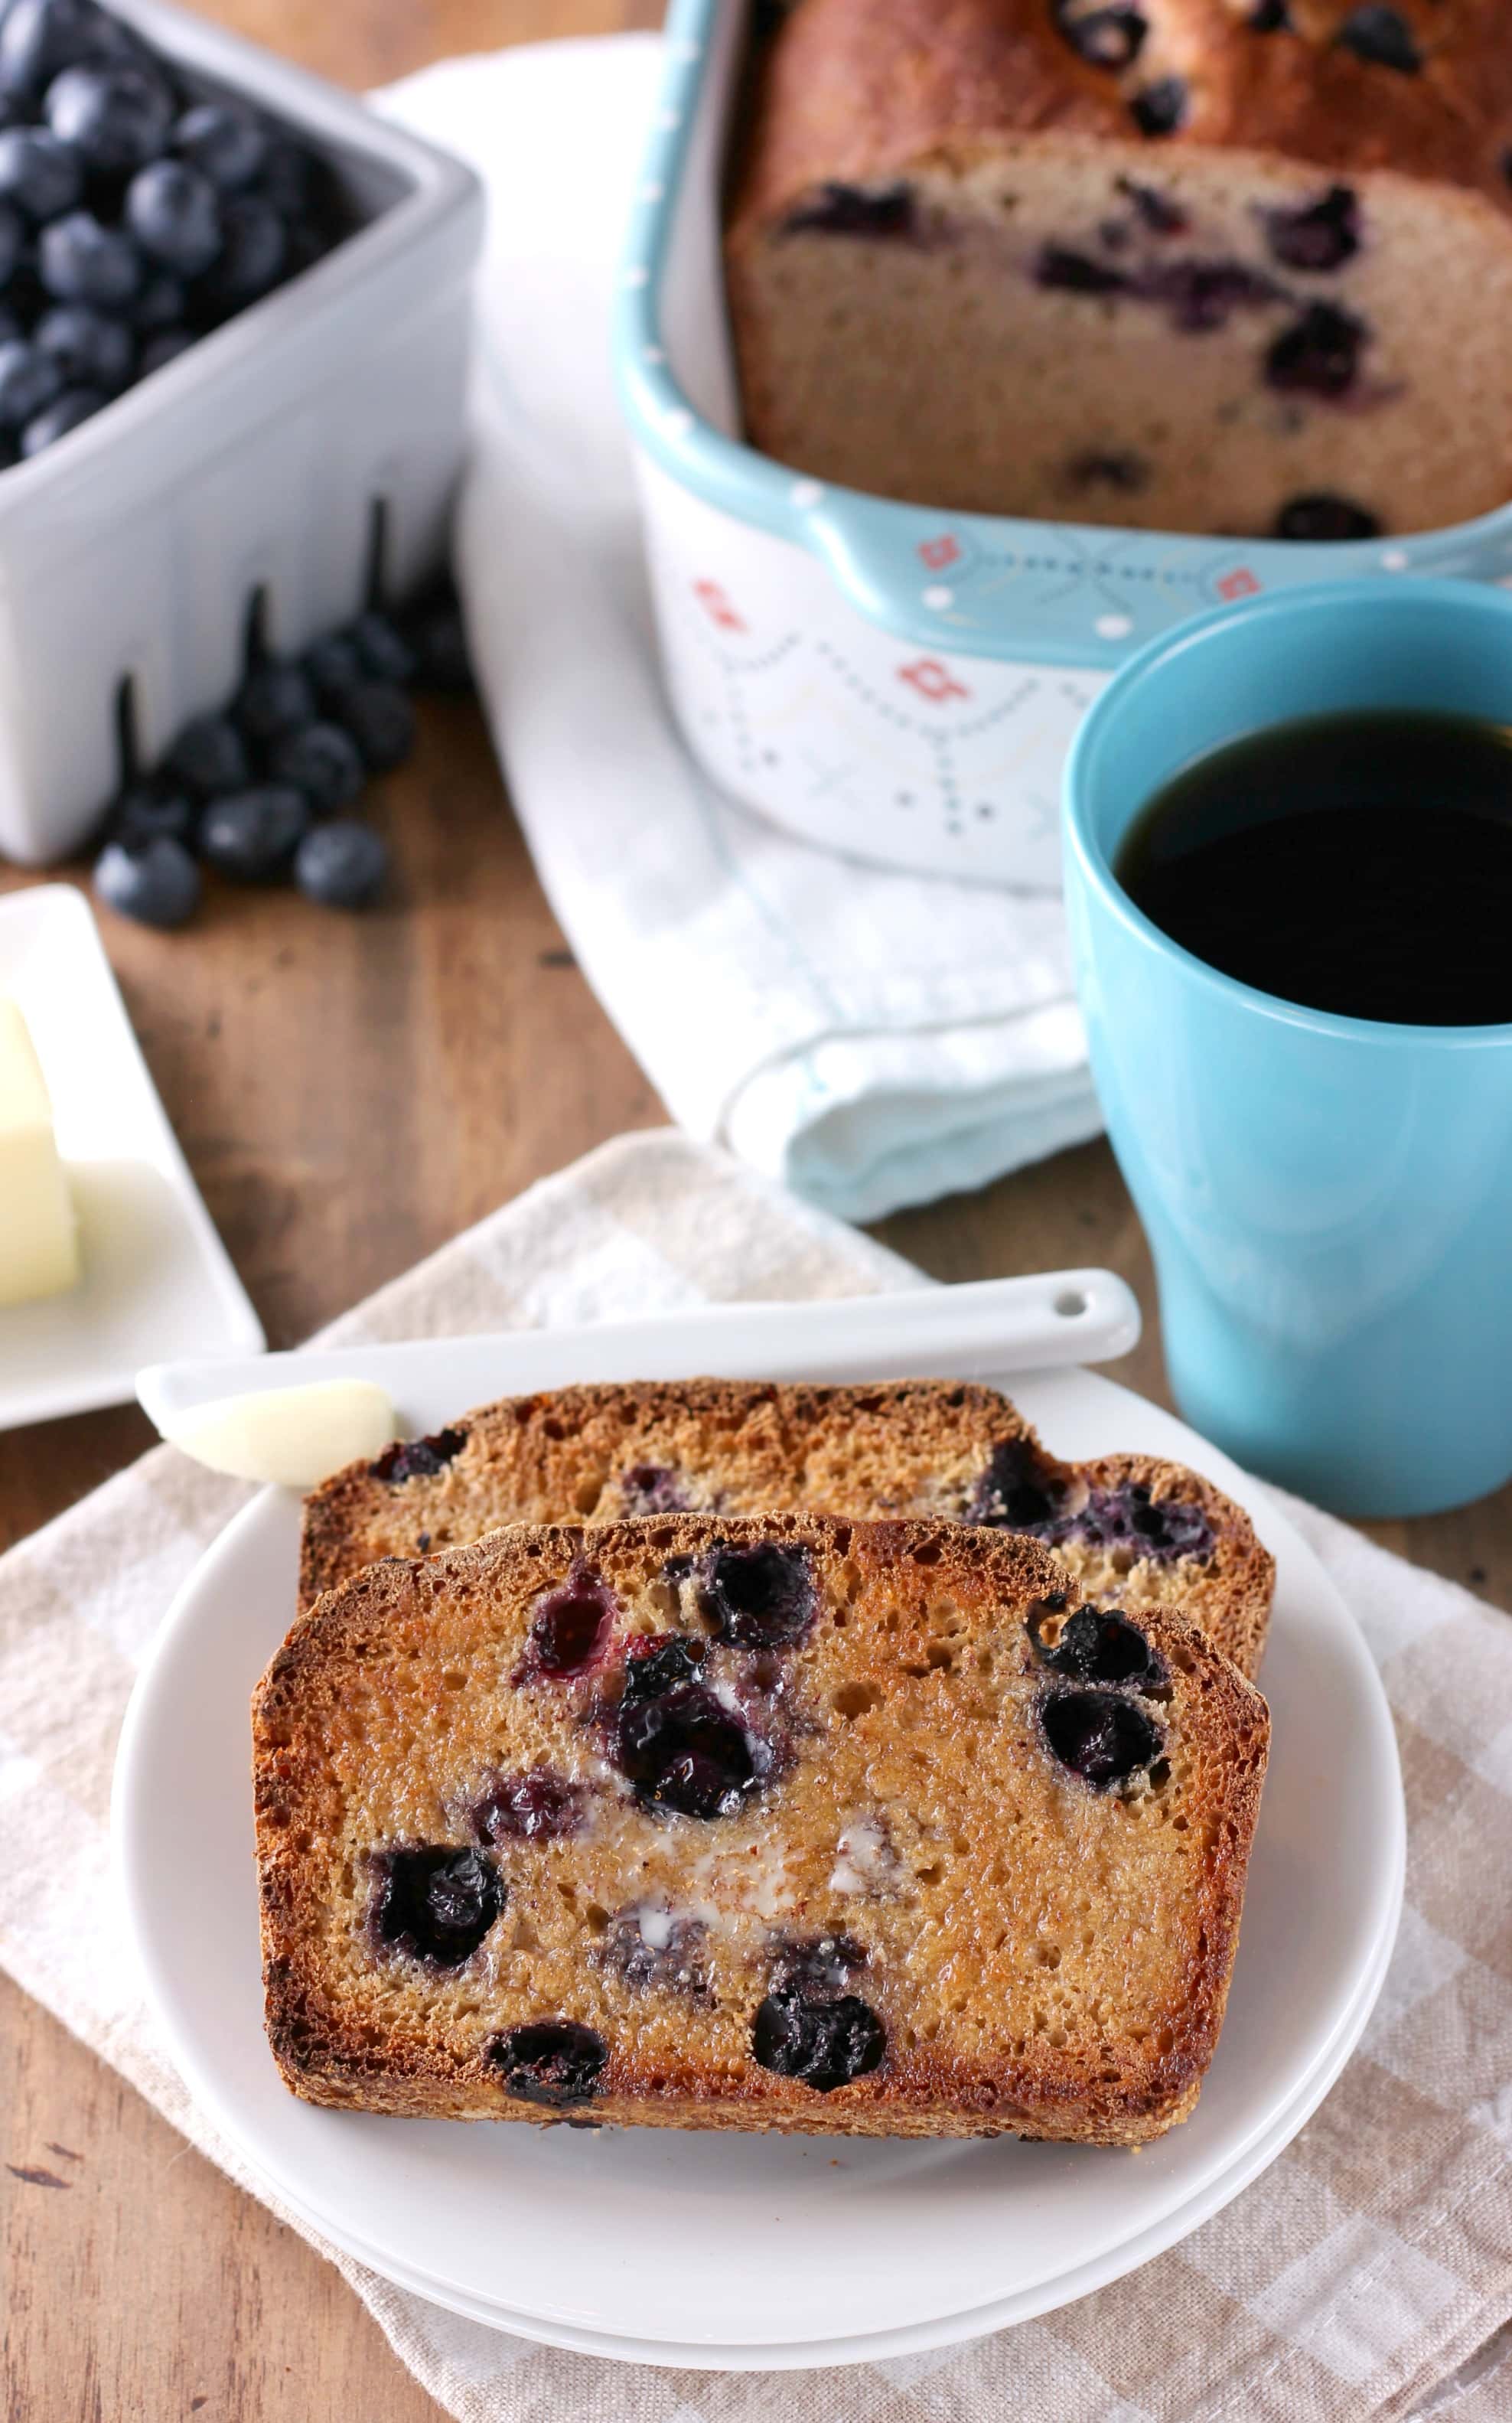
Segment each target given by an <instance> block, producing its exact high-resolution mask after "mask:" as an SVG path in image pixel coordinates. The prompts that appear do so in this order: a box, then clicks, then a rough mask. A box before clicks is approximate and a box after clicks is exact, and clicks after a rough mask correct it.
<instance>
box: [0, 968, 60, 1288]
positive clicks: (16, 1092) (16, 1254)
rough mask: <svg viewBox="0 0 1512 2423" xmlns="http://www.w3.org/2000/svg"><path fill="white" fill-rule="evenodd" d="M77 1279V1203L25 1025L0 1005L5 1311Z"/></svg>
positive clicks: (0, 1250) (0, 1234) (13, 1009)
mask: <svg viewBox="0 0 1512 2423" xmlns="http://www.w3.org/2000/svg"><path fill="white" fill-rule="evenodd" d="M78 1277H79V1244H78V1237H77V1234H76V1232H75V1229H74V1225H73V1202H72V1198H71V1196H70V1194H69V1181H68V1180H67V1178H66V1177H65V1176H64V1174H63V1164H62V1163H61V1162H60V1161H59V1159H58V1157H57V1142H56V1139H55V1136H54V1133H53V1106H52V1103H51V1102H50V1101H48V1099H47V1086H46V1085H45V1083H44V1082H43V1078H42V1072H41V1069H40V1068H39V1066H38V1061H37V1053H36V1052H35V1050H34V1049H33V1047H32V1039H31V1037H30V1035H29V1034H28V1033H27V1031H26V1021H25V1020H24V1018H23V1017H22V1014H21V1012H20V1010H19V1009H18V1008H17V1006H16V1005H15V1003H14V1002H13V1001H0V1305H7V1304H29V1303H30V1302H31V1301H32V1300H33V1298H34V1297H37V1296H43V1295H61V1293H62V1292H63V1290H64V1289H65V1288H71V1287H74V1286H76V1285H77V1284H78Z"/></svg>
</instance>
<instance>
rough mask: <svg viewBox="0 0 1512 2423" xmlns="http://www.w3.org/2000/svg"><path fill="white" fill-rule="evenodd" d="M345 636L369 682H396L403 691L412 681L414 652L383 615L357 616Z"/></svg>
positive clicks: (413, 676) (413, 675) (368, 614)
mask: <svg viewBox="0 0 1512 2423" xmlns="http://www.w3.org/2000/svg"><path fill="white" fill-rule="evenodd" d="M344 637H345V638H347V639H348V640H350V641H351V642H352V645H353V646H354V649H355V650H356V652H357V662H358V663H359V664H360V665H361V667H362V670H363V673H364V674H365V675H366V676H367V678H368V679H369V680H370V681H376V682H397V683H398V684H399V685H400V687H401V688H402V687H403V686H404V685H405V684H406V683H408V682H412V681H413V680H414V678H415V651H414V649H413V648H412V647H411V646H410V643H409V641H407V640H406V639H405V638H404V637H403V635H402V632H400V631H399V630H397V629H396V628H395V626H394V625H393V624H392V623H391V622H390V621H389V619H388V616H387V615H386V614H377V613H367V614H359V615H358V616H357V619H356V621H355V622H354V624H353V625H352V626H350V628H349V629H348V630H347V631H346V633H345V634H344Z"/></svg>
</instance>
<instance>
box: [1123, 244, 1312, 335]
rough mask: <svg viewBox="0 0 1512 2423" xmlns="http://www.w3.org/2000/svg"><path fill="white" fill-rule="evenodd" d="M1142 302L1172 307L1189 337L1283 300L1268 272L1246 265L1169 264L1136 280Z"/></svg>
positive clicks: (1179, 326)
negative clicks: (1234, 316)
mask: <svg viewBox="0 0 1512 2423" xmlns="http://www.w3.org/2000/svg"><path fill="white" fill-rule="evenodd" d="M1131 283H1132V284H1133V289H1134V292H1135V293H1138V294H1139V296H1140V297H1141V299H1142V301H1145V302H1150V303H1163V304H1166V305H1168V306H1169V307H1170V310H1171V316H1172V319H1173V323H1174V325H1176V327H1178V328H1180V329H1182V330H1183V331H1184V332H1185V333H1186V334H1188V335H1198V334H1201V332H1202V331H1203V330H1204V329H1207V328H1221V327H1222V326H1223V325H1224V324H1225V323H1226V322H1227V321H1228V320H1229V319H1230V318H1231V316H1232V315H1233V313H1234V312H1236V311H1252V310H1257V309H1262V308H1263V307H1264V306H1265V305H1266V304H1268V303H1274V302H1276V301H1277V300H1278V299H1279V297H1280V289H1279V288H1278V287H1277V286H1276V285H1275V283H1274V282H1273V280H1272V279H1270V278H1268V277H1266V275H1265V274H1264V272H1263V271H1261V270H1256V269H1251V268H1249V267H1248V266H1247V264H1246V263H1245V262H1244V261H1162V262H1161V263H1160V264H1159V266H1158V267H1157V268H1154V269H1152V270H1149V271H1148V272H1146V273H1145V274H1144V275H1142V277H1139V278H1137V279H1135V280H1133V281H1131Z"/></svg>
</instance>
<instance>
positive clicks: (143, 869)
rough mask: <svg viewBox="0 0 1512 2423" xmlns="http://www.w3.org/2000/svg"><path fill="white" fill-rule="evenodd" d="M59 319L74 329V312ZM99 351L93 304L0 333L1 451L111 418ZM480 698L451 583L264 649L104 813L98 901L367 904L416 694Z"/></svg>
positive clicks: (151, 908)
mask: <svg viewBox="0 0 1512 2423" xmlns="http://www.w3.org/2000/svg"><path fill="white" fill-rule="evenodd" d="M17 4H18V5H19V0H17ZM7 22H8V21H7ZM51 317H52V321H53V322H54V324H58V323H64V322H65V314H64V312H63V309H62V308H61V307H59V309H57V310H56V311H55V312H54V313H53V314H52V315H51ZM97 341H98V332H97V331H96V330H95V329H94V327H93V325H92V322H91V316H90V314H89V313H88V312H87V310H86V308H85V307H84V306H82V305H81V306H78V307H75V308H74V309H73V310H72V312H71V316H69V317H68V319H67V321H66V324H65V325H62V326H61V327H58V326H57V325H55V328H54V333H53V335H52V337H51V338H50V340H48V341H47V342H46V343H45V344H44V342H43V340H42V338H41V337H40V336H39V338H38V340H37V341H36V342H35V343H32V344H28V343H26V341H25V340H22V339H10V340H6V339H4V337H3V335H0V453H3V450H4V449H5V448H6V447H7V446H9V447H11V448H12V449H14V448H18V447H19V448H23V449H24V448H25V447H26V446H27V445H28V444H29V443H30V442H31V436H32V432H33V430H34V428H35V427H36V425H37V420H38V419H39V418H45V417H47V416H49V415H58V414H64V413H67V412H69V411H71V410H73V409H75V408H78V407H79V404H80V399H83V405H84V408H87V409H90V410H98V408H99V405H100V404H101V403H102V402H103V401H104V396H103V394H102V391H101V390H100V389H99V388H88V387H87V386H86V385H84V384H83V383H82V380H80V373H81V372H83V371H84V370H86V369H87V368H89V367H91V366H94V364H95V360H96V357H95V356H94V355H93V354H92V353H91V348H92V347H93V346H94V345H95V344H96V343H97ZM65 378H71V379H73V380H75V381H77V382H79V383H76V384H71V385H63V384H62V382H63V380H64V379H65ZM91 399H92V400H91ZM471 687H472V674H471V669H470V667H469V665H468V662H467V647H466V640H465V634H464V631H463V625H462V615H461V610H460V609H459V607H458V605H457V600H456V597H455V594H454V593H453V592H452V590H451V588H450V586H449V583H448V582H440V583H437V584H435V585H434V586H433V587H431V588H428V589H427V590H425V591H424V592H423V593H422V594H420V595H419V596H418V597H417V598H414V599H412V600H411V601H410V602H409V604H408V605H407V606H405V607H403V608H402V609H401V610H398V611H397V612H396V613H394V614H392V615H389V614H386V613H382V612H380V611H379V610H377V609H376V608H371V607H370V608H369V609H368V610H366V611H365V612H363V613H361V614H359V615H357V616H356V617H355V619H354V621H353V622H351V623H349V624H346V625H344V626H342V627H341V628H340V629H339V630H336V631H329V632H326V633H324V634H323V636H322V637H321V638H320V639H317V640H315V641H312V642H311V643H310V645H309V646H308V647H307V649H306V650H305V652H304V654H303V656H301V657H276V656H272V655H269V654H267V653H266V652H265V651H260V652H259V653H258V655H257V657H256V659H255V661H254V662H253V663H252V664H251V666H250V667H249V669H248V671H247V673H246V675H245V677H244V681H243V683H242V687H241V689H239V690H238V691H237V693H236V695H235V697H234V698H233V699H231V700H229V701H228V704H227V705H226V707H225V708H224V709H223V710H221V711H220V712H218V713H215V714H210V715H199V716H196V717H195V718H194V719H193V720H192V721H190V722H188V723H186V724H185V725H184V726H183V729H182V730H181V732H180V733H179V734H178V735H177V736H176V737H175V739H174V741H173V742H172V745H171V746H170V747H169V748H168V750H167V751H166V752H165V755H164V757H163V760H162V763H161V764H160V765H159V766H157V767H155V768H151V769H150V770H147V771H137V772H135V773H134V775H133V777H132V779H131V780H130V781H129V782H128V783H127V784H126V786H125V787H124V789H123V790H122V791H121V792H120V794H119V795H118V798H117V799H116V800H114V801H113V802H112V803H111V805H110V806H109V808H107V809H106V811H105V813H104V816H103V819H102V832H101V840H102V852H101V856H100V858H99V859H98V861H97V862H96V865H95V878H94V880H95V891H96V894H97V895H98V897H99V898H100V899H101V900H102V902H103V903H104V905H105V906H106V907H107V908H109V909H113V910H115V911H116V912H117V913H118V915H120V916H124V917H131V918H134V919H135V920H136V921H137V922H138V923H139V924H142V925H148V926H177V925H181V924H182V923H183V922H184V921H185V919H186V918H188V917H189V916H191V915H192V914H193V912H194V911H195V909H196V908H197V906H198V903H199V899H200V895H201V892H202V889H203V879H202V876H201V872H200V869H201V867H202V866H203V867H209V868H211V869H212V870H213V872H214V873H215V874H217V875H220V876H224V877H225V878H226V879H227V880H228V882H230V883H233V884H238V885H247V884H251V885H265V884H281V883H292V884H293V886H294V887H295V889H296V890H297V891H299V892H301V893H302V894H303V895H304V896H305V897H306V899H307V900H310V901H314V902H315V903H317V904H318V905H319V906H320V907H322V908H325V909H346V910H356V909H366V908H369V907H370V905H371V904H372V903H373V902H374V901H375V900H377V899H378V898H379V897H380V896H381V895H382V893H383V891H384V888H385V885H386V880H387V876H388V845H387V843H386V841H385V839H384V837H383V835H382V834H381V833H380V832H378V831H375V830H374V829H373V827H372V826H371V825H370V824H367V823H365V822H364V821H363V820H362V817H361V816H360V813H359V811H360V808H361V803H362V795H363V793H364V791H365V790H366V788H367V785H368V783H369V781H370V779H371V777H373V776H374V775H378V774H384V773H387V772H389V771H391V770H392V768H395V767H396V766H399V765H401V764H402V762H403V760H404V759H405V758H406V757H407V756H408V755H409V752H410V750H411V749H412V747H413V746H414V741H415V709H414V705H413V703H412V700H411V697H410V692H411V690H439V691H443V692H449V693H452V694H457V693H460V692H465V691H467V690H469V689H471ZM197 862H198V863H197Z"/></svg>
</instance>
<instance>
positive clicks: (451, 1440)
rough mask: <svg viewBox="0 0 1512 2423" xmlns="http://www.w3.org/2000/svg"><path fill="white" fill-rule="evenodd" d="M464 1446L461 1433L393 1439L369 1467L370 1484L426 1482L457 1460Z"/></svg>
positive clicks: (465, 1439)
mask: <svg viewBox="0 0 1512 2423" xmlns="http://www.w3.org/2000/svg"><path fill="white" fill-rule="evenodd" d="M466 1444H467V1433H466V1432H465V1431H459V1430H444V1431H433V1432H432V1433H431V1435H430V1437H429V1438H417V1439H396V1440H395V1441H394V1444H393V1446H392V1447H386V1448H385V1449H384V1451H383V1453H382V1455H380V1456H378V1457H376V1458H375V1459H374V1461H373V1462H372V1463H371V1464H370V1465H369V1466H368V1470H369V1471H370V1474H371V1475H372V1478H373V1479H374V1481H417V1480H427V1481H428V1480H429V1479H430V1477H431V1475H432V1474H433V1473H434V1472H440V1471H442V1470H443V1469H444V1468H445V1466H446V1465H449V1464H450V1463H451V1461H452V1459H453V1457H455V1456H459V1455H460V1454H461V1453H462V1450H463V1449H464V1448H465V1446H466Z"/></svg>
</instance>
